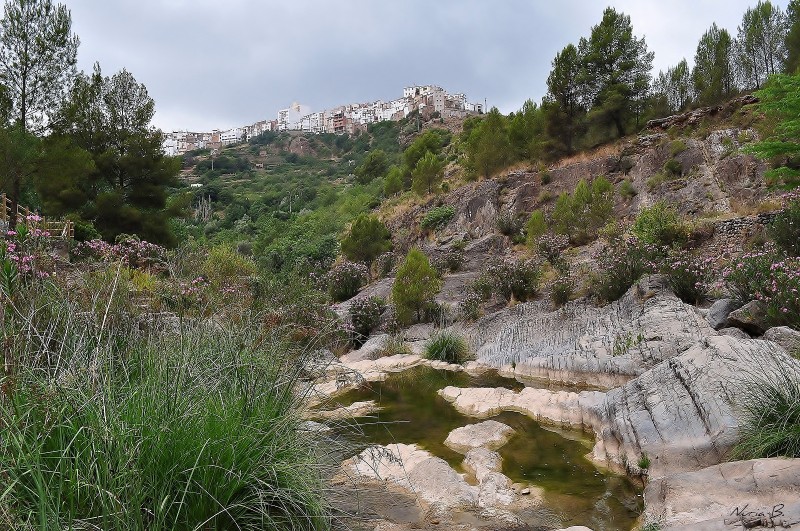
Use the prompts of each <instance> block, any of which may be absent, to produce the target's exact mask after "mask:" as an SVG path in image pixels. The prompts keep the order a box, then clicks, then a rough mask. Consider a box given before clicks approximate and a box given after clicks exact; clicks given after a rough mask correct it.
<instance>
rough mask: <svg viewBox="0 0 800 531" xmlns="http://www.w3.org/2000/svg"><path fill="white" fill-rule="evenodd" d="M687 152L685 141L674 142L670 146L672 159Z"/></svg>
mask: <svg viewBox="0 0 800 531" xmlns="http://www.w3.org/2000/svg"><path fill="white" fill-rule="evenodd" d="M684 151H686V142H684V141H683V140H673V141H672V142H670V144H669V156H670V157H677V156H678V155H680V154H681V153H683V152H684Z"/></svg>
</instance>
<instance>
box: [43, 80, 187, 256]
mask: <svg viewBox="0 0 800 531" xmlns="http://www.w3.org/2000/svg"><path fill="white" fill-rule="evenodd" d="M154 112H155V104H154V102H153V100H152V98H150V96H149V95H148V93H147V89H146V88H145V86H144V85H142V84H140V83H138V82H137V81H136V79H135V78H134V77H133V75H132V74H131V73H130V72H128V71H126V70H122V71H121V72H118V73H116V74H114V75H113V76H112V77H110V78H109V77H103V76H102V73H101V72H100V68H99V67H98V66H95V71H94V73H93V74H92V75H91V76H87V75H85V74H81V75H79V76H78V78H77V79H76V81H75V83H74V84H73V87H72V89H71V91H70V97H69V99H68V100H67V102H66V103H65V104H64V106H63V107H62V108H61V109H60V111H59V113H58V115H57V116H56V119H55V120H54V121H53V124H52V126H53V130H54V133H55V134H56V135H59V136H63V137H69V138H71V139H72V140H73V141H74V143H75V145H76V146H77V147H79V148H81V149H84V150H86V151H87V152H89V153H90V154H91V156H92V160H93V162H94V169H93V171H92V172H91V173H89V174H88V175H87V176H86V183H85V185H84V189H85V190H87V193H88V195H89V197H90V202H89V203H88V204H87V205H86V206H85V207H84V208H83V209H82V210H81V212H80V214H81V216H82V217H83V218H84V219H87V220H89V221H93V222H94V223H95V225H96V226H97V228H98V229H99V230H100V232H101V234H102V235H103V237H104V238H106V239H107V240H114V239H115V238H116V236H117V235H119V234H122V233H127V234H138V235H139V236H141V237H142V238H143V239H146V240H149V241H153V242H157V243H163V244H167V245H170V244H172V243H174V240H173V236H172V234H171V232H170V230H169V225H168V221H169V218H171V217H174V216H176V215H179V214H181V211H180V209H181V208H182V207H181V205H180V204H179V203H175V204H173V205H169V206H168V205H167V193H166V191H167V187H168V186H171V185H173V184H175V183H176V179H177V175H178V172H179V171H180V160H179V159H177V158H171V157H166V156H165V155H164V153H163V151H162V147H161V146H162V141H163V134H162V133H161V131H159V130H157V129H154V128H152V127H150V121H151V120H152V117H153V113H154ZM41 190H42V191H46V188H41ZM43 199H44V200H45V202H47V201H49V200H51V198H50V197H47V196H46V197H43Z"/></svg>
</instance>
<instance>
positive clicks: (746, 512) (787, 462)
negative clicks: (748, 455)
mask: <svg viewBox="0 0 800 531" xmlns="http://www.w3.org/2000/svg"><path fill="white" fill-rule="evenodd" d="M644 498H645V513H644V520H645V521H650V522H659V523H660V524H661V529H692V530H698V531H704V530H708V531H711V530H720V531H723V530H729V529H736V528H737V527H738V528H742V527H745V528H747V527H754V525H747V524H746V523H745V521H751V522H752V520H754V518H753V517H755V516H756V515H758V514H759V513H763V515H760V516H763V517H764V518H765V521H764V522H763V523H766V524H767V525H768V526H769V527H781V524H789V525H793V524H797V523H800V459H781V458H772V459H753V460H750V461H734V462H731V463H721V464H718V465H714V466H711V467H707V468H703V469H701V470H697V471H694V472H684V473H680V474H671V475H668V476H666V477H663V478H660V479H657V480H653V481H651V482H650V483H649V485H648V486H647V488H646V489H645V492H644ZM743 517H744V519H745V521H743V520H742V518H743ZM748 518H749V519H748ZM743 524H745V525H743ZM787 527H788V525H787Z"/></svg>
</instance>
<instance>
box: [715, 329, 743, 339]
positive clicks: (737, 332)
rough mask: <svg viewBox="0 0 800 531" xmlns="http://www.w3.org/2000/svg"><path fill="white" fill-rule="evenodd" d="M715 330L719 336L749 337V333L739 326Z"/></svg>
mask: <svg viewBox="0 0 800 531" xmlns="http://www.w3.org/2000/svg"><path fill="white" fill-rule="evenodd" d="M717 332H718V333H719V335H721V336H731V337H735V338H736V339H750V334H748V333H747V332H745V331H744V330H742V329H741V328H733V327H730V328H720V329H719V330H718V331H717Z"/></svg>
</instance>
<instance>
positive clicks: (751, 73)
mask: <svg viewBox="0 0 800 531" xmlns="http://www.w3.org/2000/svg"><path fill="white" fill-rule="evenodd" d="M786 32H787V28H786V16H785V15H784V13H783V11H781V9H780V8H779V7H776V6H773V5H772V4H771V3H770V2H769V0H767V1H762V0H759V2H758V4H757V5H756V7H755V8H749V9H748V10H747V11H746V12H745V14H744V16H743V17H742V23H741V24H740V25H739V33H738V35H737V37H736V55H737V59H738V66H739V70H740V73H741V77H742V82H743V84H744V86H746V87H747V88H750V89H757V88H759V87H760V86H761V85H762V84H763V83H764V81H766V79H767V77H769V76H771V75H772V74H777V73H778V72H779V71H780V69H781V67H782V66H783V64H784V63H785V62H786Z"/></svg>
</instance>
